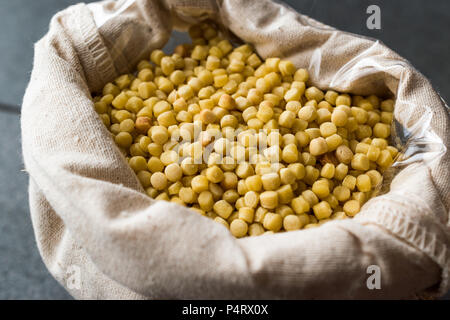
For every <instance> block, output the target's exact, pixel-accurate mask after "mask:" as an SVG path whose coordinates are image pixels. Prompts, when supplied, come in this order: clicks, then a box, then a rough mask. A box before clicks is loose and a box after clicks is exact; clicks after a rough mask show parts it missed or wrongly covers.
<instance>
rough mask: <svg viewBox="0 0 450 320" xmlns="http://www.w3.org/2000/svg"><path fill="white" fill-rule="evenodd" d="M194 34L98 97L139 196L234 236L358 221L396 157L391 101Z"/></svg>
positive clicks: (205, 27)
mask: <svg viewBox="0 0 450 320" xmlns="http://www.w3.org/2000/svg"><path fill="white" fill-rule="evenodd" d="M189 34H190V35H191V37H192V44H188V45H180V46H178V47H177V48H176V49H175V53H174V54H172V55H168V54H166V53H164V52H163V51H162V50H154V51H153V52H152V53H151V55H150V57H148V60H142V61H141V62H140V63H139V64H138V66H137V72H136V73H135V74H125V75H122V76H120V77H118V78H117V79H115V81H113V82H110V83H107V84H106V85H105V86H104V88H103V90H102V92H101V94H100V95H97V96H96V97H95V98H94V109H95V111H96V112H97V113H98V114H99V116H100V118H101V120H102V121H103V123H104V124H105V125H106V126H107V127H108V128H109V130H110V131H111V134H112V136H113V138H114V141H115V143H116V144H117V146H118V147H119V150H120V151H121V152H122V153H123V154H124V156H125V157H126V159H127V161H128V163H129V165H130V167H131V168H132V169H133V171H134V172H135V173H136V175H137V177H138V179H139V181H140V182H141V184H142V186H143V187H144V188H145V190H146V193H147V194H148V195H149V196H150V197H152V198H155V199H157V200H165V201H171V202H174V203H177V204H180V205H185V206H188V207H190V208H192V209H193V210H194V211H195V212H198V213H199V214H202V215H204V216H207V217H210V218H212V219H214V220H215V221H216V222H218V223H220V224H222V225H223V226H225V227H226V228H228V229H229V230H230V231H231V233H232V234H233V235H234V236H235V237H238V238H240V237H244V236H258V235H262V234H266V233H273V232H279V231H295V230H300V229H309V228H314V227H318V226H321V225H323V224H324V223H327V222H328V221H332V220H339V219H345V218H348V217H354V216H355V215H356V214H358V212H359V211H360V210H361V207H362V206H363V205H364V203H365V202H366V201H367V200H368V197H369V195H370V194H371V191H372V190H374V189H376V188H379V187H380V185H381V184H382V182H383V175H382V174H383V172H384V171H385V170H386V169H387V168H388V167H389V166H390V165H391V164H392V163H393V162H394V160H395V158H396V157H397V156H398V154H399V151H398V150H397V149H396V148H395V147H393V146H391V145H389V140H388V138H389V137H390V135H391V126H390V124H391V122H392V120H393V111H394V105H395V101H394V100H392V99H387V100H380V98H378V97H376V96H374V95H371V96H368V97H361V96H352V95H350V94H347V93H339V92H336V91H333V90H327V91H324V90H321V89H320V88H318V87H314V86H310V85H309V83H308V81H309V74H308V71H307V70H306V69H301V68H300V69H296V67H295V65H294V64H293V63H292V62H290V61H287V60H281V59H279V58H268V59H266V60H265V61H264V60H263V59H261V58H260V57H259V56H258V55H257V53H255V52H254V51H253V49H252V47H251V46H250V45H242V46H240V47H237V48H235V47H233V45H232V44H231V43H230V42H229V41H228V40H226V39H224V38H223V37H222V36H221V35H220V33H218V31H217V30H216V28H215V27H214V26H213V25H211V24H208V23H202V24H200V25H196V26H193V27H191V29H190V32H189Z"/></svg>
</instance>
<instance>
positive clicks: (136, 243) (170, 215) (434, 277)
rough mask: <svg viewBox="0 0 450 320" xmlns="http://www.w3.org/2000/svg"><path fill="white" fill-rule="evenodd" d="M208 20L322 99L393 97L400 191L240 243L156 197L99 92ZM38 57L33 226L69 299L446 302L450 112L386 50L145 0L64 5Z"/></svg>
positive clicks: (242, 12) (256, 14)
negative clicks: (307, 76)
mask: <svg viewBox="0 0 450 320" xmlns="http://www.w3.org/2000/svg"><path fill="white" fill-rule="evenodd" d="M206 17H209V18H212V19H215V20H216V21H219V22H221V24H222V25H224V26H225V27H226V28H228V29H229V30H230V31H231V32H232V33H233V34H234V35H236V36H237V37H239V38H240V39H242V40H243V41H245V42H249V43H252V44H253V45H254V46H255V47H256V49H257V51H258V53H259V54H260V55H261V56H262V57H268V56H279V57H285V58H288V59H290V60H291V61H293V62H294V63H295V64H296V66H297V67H307V68H309V69H310V70H311V75H312V79H311V81H312V83H314V84H315V85H318V86H320V87H321V88H323V89H325V88H332V89H335V90H339V91H349V92H352V93H355V94H372V93H376V94H384V95H386V94H389V93H392V94H394V95H395V96H396V98H397V104H396V111H395V118H396V121H397V122H398V123H397V125H396V128H397V130H396V133H395V135H396V138H398V139H399V140H401V141H402V142H403V146H404V147H405V150H406V154H407V157H406V160H404V161H403V162H401V163H399V164H397V166H398V168H399V170H398V171H400V173H399V174H397V175H396V177H395V179H394V180H393V181H392V184H391V190H390V192H389V193H388V194H385V195H383V196H381V197H379V198H376V199H373V200H371V201H369V202H368V203H367V204H366V205H365V206H364V207H363V210H362V212H361V213H360V214H359V215H358V216H357V218H355V219H353V220H346V221H340V222H331V223H328V224H326V225H324V226H323V227H321V228H317V229H310V230H305V231H299V232H290V233H284V234H277V235H273V236H262V237H254V238H245V239H241V240H236V239H235V238H233V237H232V236H231V234H230V233H229V232H228V230H226V229H225V228H224V227H223V226H221V225H220V224H217V223H215V222H213V221H212V220H210V219H207V218H204V217H201V216H199V215H198V214H196V213H193V212H191V211H190V210H188V209H186V208H183V207H180V206H178V205H175V204H173V203H168V202H157V201H154V200H152V199H150V198H148V197H147V196H146V195H145V194H144V193H143V190H142V187H141V186H140V184H139V182H138V180H137V178H136V176H135V174H134V173H133V172H132V170H131V169H130V168H129V167H128V165H127V163H126V161H125V159H124V158H123V157H122V155H121V154H120V152H119V150H118V149H117V148H116V146H115V145H114V142H113V140H112V139H111V136H110V134H109V133H108V131H107V129H106V128H105V127H104V125H103V124H102V122H101V121H100V119H99V117H98V116H97V115H96V113H95V112H94V108H93V102H92V98H91V94H90V93H91V92H92V91H97V90H99V89H100V88H101V87H102V86H103V85H104V84H105V83H106V82H108V81H111V80H112V79H113V78H114V77H115V76H117V75H119V74H122V73H125V72H130V71H132V70H133V67H135V65H136V63H137V62H138V61H139V60H140V59H142V58H144V57H147V56H148V54H149V52H150V50H152V49H155V48H160V47H162V46H163V45H164V43H166V42H167V40H168V39H169V36H170V33H171V30H172V28H173V27H175V28H184V27H185V26H186V25H187V24H189V23H191V22H193V21H198V20H199V19H203V18H206ZM230 34H231V33H230ZM35 51H36V53H35V61H34V70H33V73H32V76H31V82H30V85H29V87H28V89H27V92H26V95H25V98H24V103H23V109H22V138H23V154H24V159H25V165H26V169H27V170H28V172H29V174H30V188H29V192H30V208H31V215H32V220H33V225H34V229H35V233H36V239H37V243H38V246H39V250H40V252H41V254H42V257H43V259H44V261H45V264H46V265H47V267H48V269H49V270H50V272H51V273H52V274H53V275H54V276H55V278H56V279H58V281H60V283H61V284H62V285H64V286H65V287H66V288H67V289H68V290H69V292H70V293H71V294H72V295H73V296H74V297H76V298H80V299H97V298H101V299H110V298H116V299H155V298H182V299H184V298H191V299H196V298H213V299H216V298H225V299H229V298H295V299H297V298H410V297H413V296H415V295H417V294H422V293H424V292H430V293H432V294H435V295H438V294H442V293H444V292H446V291H447V290H448V288H449V282H448V276H449V266H450V259H449V254H448V248H449V244H450V232H449V207H450V196H449V177H450V169H449V152H448V151H447V148H446V147H448V146H449V139H450V138H449V112H448V109H446V106H445V103H444V102H443V101H442V100H441V98H440V97H439V95H438V94H437V93H436V92H435V91H434V90H433V89H432V87H431V85H430V83H429V82H428V81H427V80H426V79H425V78H424V77H423V76H422V75H421V74H420V73H419V72H417V71H416V70H415V69H414V68H413V67H412V66H411V65H410V64H409V63H408V62H407V61H405V60H404V59H402V58H401V57H399V56H398V55H397V54H395V53H394V52H392V51H391V50H389V49H388V48H386V47H385V46H384V45H383V44H381V43H379V42H374V41H372V40H370V39H366V38H362V37H357V36H355V35H351V34H348V33H345V32H341V31H337V30H334V29H332V28H330V27H327V26H324V25H322V24H319V23H318V22H316V21H313V20H311V19H309V18H307V17H305V16H302V15H300V14H298V13H296V12H295V11H293V10H291V9H289V8H287V7H285V6H283V5H279V4H275V3H272V2H270V1H269V0H265V1H238V0H224V1H221V2H219V3H215V2H214V3H213V2H209V1H206V0H204V1H201V0H198V1H195V0H185V1H166V2H163V1H156V0H137V1H119V2H117V3H116V2H113V1H106V2H102V3H97V4H92V5H88V6H86V5H84V4H79V5H76V6H73V7H70V8H68V9H67V10H64V11H62V12H60V13H58V14H57V15H56V16H55V17H54V18H53V20H52V22H51V25H50V30H49V32H48V34H47V35H46V36H45V37H44V38H43V39H42V40H40V41H39V42H38V43H37V44H36V48H35ZM400 169H401V170H400ZM370 265H376V266H379V267H380V270H381V289H380V290H369V289H368V287H367V283H366V280H367V278H368V277H369V276H370V274H368V273H367V268H368V267H369V266H370ZM78 280H79V281H78Z"/></svg>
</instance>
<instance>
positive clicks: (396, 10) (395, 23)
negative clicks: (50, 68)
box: [0, 0, 450, 299]
mask: <svg viewBox="0 0 450 320" xmlns="http://www.w3.org/2000/svg"><path fill="white" fill-rule="evenodd" d="M88 2H89V1H88ZM286 2H287V3H289V4H290V5H291V6H292V7H293V8H295V9H296V10H298V11H300V12H301V13H304V14H307V15H310V16H311V17H313V18H315V19H317V20H319V21H322V22H324V23H326V24H329V25H331V26H334V27H336V28H339V29H342V30H345V31H349V32H353V33H358V34H363V35H366V36H370V37H373V38H378V39H380V40H381V41H383V42H384V43H385V44H386V45H388V46H389V47H390V48H392V49H394V50H395V51H397V52H398V53H399V54H400V55H402V56H404V57H405V58H407V59H408V60H409V61H411V63H412V64H413V65H414V66H415V67H416V68H417V69H419V70H420V71H421V72H422V73H423V74H425V75H426V76H427V77H428V78H429V79H430V80H431V82H432V83H433V85H434V87H435V88H436V89H437V90H438V91H439V92H440V93H441V95H442V96H443V97H444V99H446V100H447V101H448V100H449V98H450V86H449V84H448V80H449V79H450V65H449V63H448V61H447V60H448V59H449V57H450V46H449V43H450V2H449V1H448V0H433V1H424V0H385V1H381V0H377V1H376V0H372V1H366V0H359V1H355V0H340V1H335V0H299V1H293V0H291V1H286ZM75 3H77V1H73V0H38V1H35V0H14V1H10V0H0V30H2V31H1V32H0V70H1V73H0V146H1V148H2V150H1V152H0V299H70V296H69V295H68V294H67V293H66V292H65V291H64V289H63V288H62V287H60V286H59V284H58V283H57V282H56V281H55V280H54V279H53V278H52V277H51V276H50V275H49V273H48V271H47V270H46V268H45V266H44V265H43V263H42V260H41V258H40V256H39V253H38V251H37V248H36V243H35V240H34V237H33V230H32V226H31V221H30V217H29V209H28V200H27V176H26V174H25V173H23V172H22V171H21V170H22V169H23V164H22V158H21V150H20V123H19V117H20V115H19V114H20V105H21V101H22V97H23V94H24V91H25V88H26V85H27V82H28V79H29V76H30V72H31V68H32V57H33V43H34V42H36V41H37V40H38V39H39V38H41V37H42V36H43V35H44V34H45V33H46V32H47V29H48V23H49V21H50V18H51V16H52V15H53V14H54V13H56V12H57V11H59V10H61V9H64V8H65V7H67V6H69V5H71V4H75ZM371 4H377V5H379V6H380V7H381V12H382V30H379V31H378V30H376V31H373V30H368V29H367V28H366V19H367V14H366V8H367V7H368V6H369V5H371Z"/></svg>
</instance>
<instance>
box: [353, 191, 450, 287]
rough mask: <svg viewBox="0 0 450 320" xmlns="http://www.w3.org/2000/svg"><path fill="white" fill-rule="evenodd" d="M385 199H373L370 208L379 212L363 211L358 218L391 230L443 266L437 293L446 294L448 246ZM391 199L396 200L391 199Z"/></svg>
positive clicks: (449, 264)
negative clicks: (368, 212) (369, 212)
mask: <svg viewBox="0 0 450 320" xmlns="http://www.w3.org/2000/svg"><path fill="white" fill-rule="evenodd" d="M383 200H384V199H382V198H381V199H380V198H374V199H372V200H371V207H370V208H371V210H373V211H377V212H379V214H370V215H369V214H364V212H362V213H361V214H360V217H359V219H358V220H359V222H360V223H362V224H364V223H374V224H376V225H378V226H380V227H383V228H385V229H387V230H389V231H390V232H392V233H393V234H395V235H396V236H398V237H400V238H401V239H402V240H404V241H406V242H407V243H408V244H410V245H412V246H414V247H416V248H418V249H419V250H420V251H421V252H423V253H425V254H426V255H427V256H428V257H429V258H430V259H431V260H433V261H434V262H435V263H436V264H438V265H439V266H440V267H441V268H442V275H441V283H440V284H439V289H438V292H437V295H444V294H445V293H447V291H448V289H449V285H450V283H449V278H450V255H449V253H448V250H447V246H446V245H445V243H443V242H442V241H440V240H439V239H437V238H436V235H435V234H433V233H431V232H428V231H427V228H425V227H422V226H421V225H420V224H419V223H417V222H415V221H413V220H412V219H410V218H409V217H407V216H406V215H405V214H404V213H403V212H402V211H401V210H399V209H397V208H393V207H392V206H388V205H387V204H386V203H385V202H384V201H383ZM390 201H395V200H392V199H391V200H390ZM420 210H421V211H424V212H430V210H429V209H428V208H425V207H423V206H420ZM430 214H431V212H430Z"/></svg>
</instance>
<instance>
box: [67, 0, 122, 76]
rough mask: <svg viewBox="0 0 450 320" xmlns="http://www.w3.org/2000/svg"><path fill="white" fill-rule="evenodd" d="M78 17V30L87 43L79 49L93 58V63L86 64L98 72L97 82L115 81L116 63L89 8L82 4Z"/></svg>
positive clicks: (77, 13)
mask: <svg viewBox="0 0 450 320" xmlns="http://www.w3.org/2000/svg"><path fill="white" fill-rule="evenodd" d="M76 16H77V19H76V21H77V28H78V30H79V32H80V35H81V37H82V38H83V39H84V42H85V45H84V46H83V47H84V48H79V49H81V50H83V51H87V52H89V55H90V57H91V58H92V60H91V61H84V62H85V63H87V64H90V65H89V66H88V67H89V69H91V70H92V69H94V70H95V71H96V73H97V75H98V76H99V79H98V80H97V82H98V83H100V84H105V83H106V82H107V81H108V80H109V79H113V78H114V77H115V76H116V68H115V66H114V61H113V59H112V57H111V55H110V53H109V51H108V48H107V47H106V45H105V43H104V41H103V38H102V36H101V35H100V32H99V30H98V28H97V26H96V24H95V21H94V18H93V17H92V13H91V11H90V10H89V8H88V7H87V6H86V5H85V4H80V6H79V7H78V11H77V12H76ZM87 17H89V18H87ZM80 47H81V46H80ZM100 84H99V85H100Z"/></svg>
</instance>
